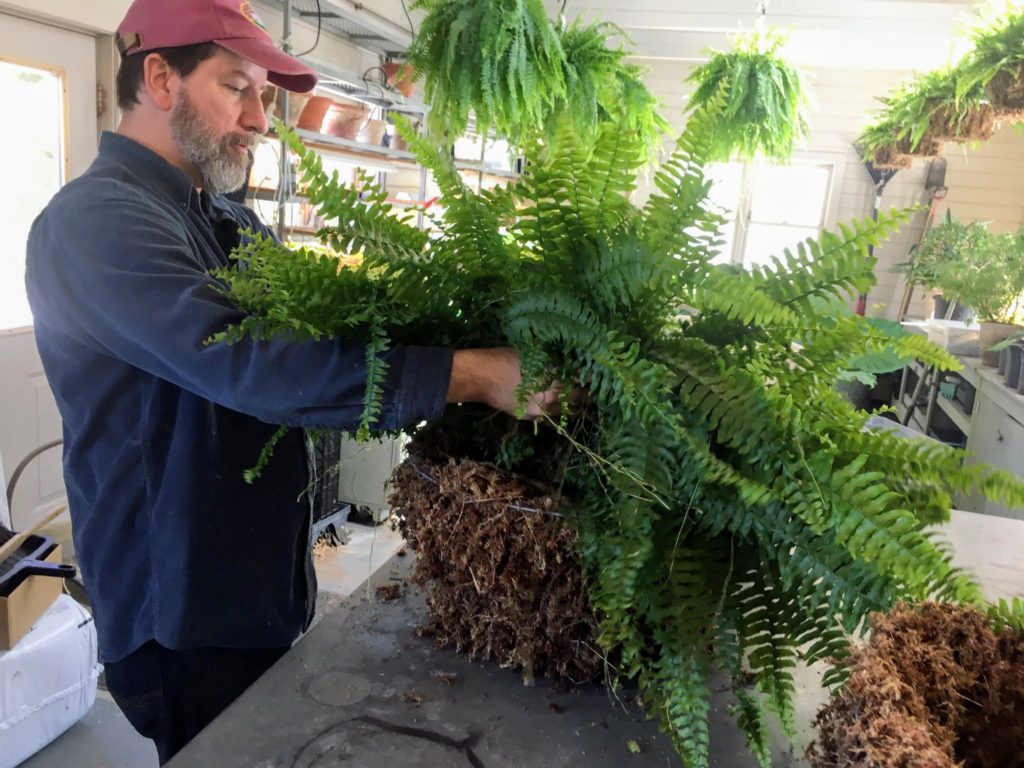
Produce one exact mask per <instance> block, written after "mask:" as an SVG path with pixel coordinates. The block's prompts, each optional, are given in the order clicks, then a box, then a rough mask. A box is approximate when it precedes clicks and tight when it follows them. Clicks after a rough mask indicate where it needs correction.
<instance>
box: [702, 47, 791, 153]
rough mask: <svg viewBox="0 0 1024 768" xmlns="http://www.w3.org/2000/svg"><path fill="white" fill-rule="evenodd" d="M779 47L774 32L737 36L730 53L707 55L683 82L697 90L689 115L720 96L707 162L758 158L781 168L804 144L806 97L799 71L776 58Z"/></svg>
mask: <svg viewBox="0 0 1024 768" xmlns="http://www.w3.org/2000/svg"><path fill="white" fill-rule="evenodd" d="M784 42H785V39H784V38H783V37H782V36H781V35H780V34H778V33H776V32H773V31H768V32H764V33H758V32H755V33H748V34H742V35H739V36H738V37H737V39H736V45H735V46H734V47H733V49H732V50H731V51H729V52H712V56H711V60H710V61H708V62H707V63H706V64H703V65H702V66H700V67H698V68H697V69H696V70H694V72H693V73H692V74H691V75H690V77H689V78H687V82H691V83H694V84H695V85H696V90H695V91H694V93H693V95H692V96H690V100H689V103H688V105H687V108H688V109H700V108H702V107H704V106H706V105H707V104H708V103H709V102H711V101H712V100H713V99H714V98H715V97H716V95H717V94H718V93H719V91H723V92H724V94H725V109H724V110H723V111H722V113H721V114H720V115H719V116H718V117H717V120H716V125H715V128H714V134H713V137H712V139H711V146H710V155H709V160H711V161H723V162H724V161H727V160H731V159H744V160H749V159H753V158H755V157H758V156H760V157H764V158H767V159H769V160H775V161H778V162H785V161H787V160H788V159H789V158H790V156H791V155H792V153H793V147H794V146H795V145H796V144H797V143H798V142H800V141H803V140H804V139H806V138H807V132H808V122H807V104H808V97H807V93H806V91H805V87H804V83H803V78H802V77H801V75H800V73H799V71H797V69H795V68H794V67H792V66H790V65H789V64H787V63H786V62H785V61H784V60H783V59H781V58H780V57H779V55H778V54H779V49H780V47H781V46H782V44H783V43H784Z"/></svg>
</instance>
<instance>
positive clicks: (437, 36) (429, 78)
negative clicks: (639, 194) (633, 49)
mask: <svg viewBox="0 0 1024 768" xmlns="http://www.w3.org/2000/svg"><path fill="white" fill-rule="evenodd" d="M414 8H419V9H421V10H423V11H424V12H425V16H424V18H423V21H422V22H421V24H420V29H419V31H418V32H417V34H416V37H415V39H414V40H413V42H412V45H411V46H410V48H409V54H408V55H409V59H410V61H411V62H412V64H413V66H414V68H415V70H416V73H417V76H419V77H423V78H424V79H425V95H426V100H427V102H428V103H429V104H431V106H432V109H431V113H430V114H431V121H432V123H431V126H432V128H433V130H434V132H435V133H439V134H443V133H445V132H447V133H448V134H449V135H459V134H461V133H462V132H463V131H465V130H466V127H467V125H468V124H469V119H470V115H471V114H472V115H473V117H474V118H475V120H476V126H477V130H478V131H479V132H481V133H484V132H485V131H486V130H487V129H490V128H493V129H495V130H496V131H497V132H498V133H499V134H501V135H502V136H505V137H507V138H508V139H510V140H511V141H512V142H513V143H514V144H516V145H521V144H524V143H529V142H530V141H531V140H532V139H534V138H536V137H537V136H538V135H541V134H544V133H546V132H549V128H550V126H551V125H553V123H554V122H555V121H554V116H555V115H558V114H565V113H568V114H571V115H572V120H573V125H574V127H575V129H576V131H578V132H580V133H581V134H583V135H584V136H587V137H593V136H594V126H595V125H598V124H599V122H601V121H603V120H605V119H607V118H608V117H609V115H610V114H611V113H612V112H615V113H616V114H620V113H621V114H622V116H623V121H622V124H623V127H624V128H625V129H627V130H633V131H637V132H638V133H639V134H640V136H641V140H642V141H643V142H644V144H645V146H647V147H648V148H649V149H651V150H654V149H656V148H657V147H658V146H660V142H661V135H662V133H663V132H664V131H665V130H666V129H667V127H668V126H667V123H665V121H664V120H663V119H662V118H661V117H660V115H659V114H658V111H657V100H656V99H655V98H654V96H653V95H652V94H651V92H650V91H649V90H648V89H647V86H646V85H644V83H643V81H642V79H641V75H642V72H643V71H642V70H641V69H640V68H639V67H637V66H635V65H633V64H629V63H627V62H626V61H625V58H626V56H627V55H628V51H627V50H626V49H625V48H624V47H623V46H622V45H618V46H612V45H611V41H612V40H613V39H614V38H615V37H622V36H623V33H622V31H621V30H619V29H618V28H617V27H616V26H614V25H613V24H608V23H598V24H589V25H588V24H582V23H581V22H579V21H576V22H574V23H573V24H572V25H565V24H564V23H563V24H562V25H561V26H556V25H555V24H554V23H553V22H552V21H551V20H550V19H549V18H548V15H547V12H546V11H545V8H544V4H543V3H542V2H541V0H419V2H417V3H416V5H415V6H414ZM549 133H550V132H549ZM548 138H549V139H552V138H554V136H553V135H549V136H548Z"/></svg>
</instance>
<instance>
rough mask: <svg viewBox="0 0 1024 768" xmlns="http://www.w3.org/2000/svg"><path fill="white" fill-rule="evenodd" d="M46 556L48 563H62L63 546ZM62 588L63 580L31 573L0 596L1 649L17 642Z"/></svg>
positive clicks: (6, 649)
mask: <svg viewBox="0 0 1024 768" xmlns="http://www.w3.org/2000/svg"><path fill="white" fill-rule="evenodd" d="M43 559H44V560H45V561H46V562H48V563H60V562H61V549H60V545H59V544H58V545H57V546H56V547H54V549H53V551H52V552H51V553H50V554H49V555H47V556H46V557H45V558H43ZM63 589H64V579H61V578H57V577H55V576H29V577H28V578H27V579H25V580H24V581H23V582H21V584H19V585H18V586H17V587H15V589H14V591H13V592H11V594H10V595H8V596H7V597H0V651H9V650H11V648H13V647H14V646H15V645H17V643H18V641H19V640H21V638H22V637H23V636H24V635H25V633H26V632H28V631H29V629H31V628H32V625H33V624H35V623H36V620H37V619H38V618H39V617H40V616H42V615H43V614H44V613H46V609H47V608H49V607H50V606H51V605H53V603H54V601H55V600H56V599H57V598H58V597H60V593H61V592H62V591H63Z"/></svg>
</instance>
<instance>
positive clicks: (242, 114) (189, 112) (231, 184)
mask: <svg viewBox="0 0 1024 768" xmlns="http://www.w3.org/2000/svg"><path fill="white" fill-rule="evenodd" d="M266 85H267V70H265V69H263V68H262V67H259V66H257V65H256V64H253V63H252V62H250V61H247V60H245V59H243V58H241V57H239V56H236V55H234V54H233V53H230V52H228V51H224V50H221V51H219V52H218V53H216V54H215V55H214V56H212V57H211V58H209V59H207V60H205V61H204V62H202V63H201V64H200V65H199V66H198V67H196V69H195V70H194V71H193V72H192V74H190V75H189V76H188V77H187V78H185V79H184V80H183V81H181V86H180V88H179V90H178V92H177V94H176V96H175V100H174V106H173V107H172V109H171V117H170V119H171V130H172V132H173V135H174V140H175V141H176V142H177V144H178V147H179V149H180V150H181V152H182V154H183V155H184V157H185V159H186V160H188V161H189V162H191V163H192V164H193V165H195V166H196V168H198V169H199V172H200V173H201V175H202V177H203V188H204V189H206V190H207V191H209V192H211V193H223V192H232V191H234V190H236V189H238V188H239V187H241V186H242V185H243V184H244V183H245V181H246V178H245V172H246V169H247V167H248V161H249V155H248V153H249V150H250V149H255V147H256V145H257V144H258V143H259V137H260V136H261V135H262V134H264V133H266V131H267V119H266V115H265V114H264V112H263V105H262V103H261V102H260V94H261V93H262V91H263V89H264V88H265V87H266Z"/></svg>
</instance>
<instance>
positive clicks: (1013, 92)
mask: <svg viewBox="0 0 1024 768" xmlns="http://www.w3.org/2000/svg"><path fill="white" fill-rule="evenodd" d="M980 13H981V15H980V16H979V17H978V21H977V24H976V28H975V30H974V33H973V35H972V43H973V48H972V49H971V51H970V52H969V53H968V54H967V56H966V57H965V59H964V62H963V64H962V65H961V77H960V80H959V83H958V88H957V93H958V96H963V95H964V94H966V93H968V92H970V91H973V90H974V89H975V88H977V87H979V86H981V87H984V88H986V90H987V91H988V96H989V99H990V100H991V102H992V106H993V107H994V108H995V112H996V117H997V118H998V119H999V120H1001V121H1004V122H1018V121H1020V120H1021V119H1024V9H1021V8H1015V7H1013V6H1011V5H1010V4H1009V3H1007V5H1006V9H1005V10H1004V11H1003V12H1001V13H999V12H997V13H995V14H991V13H987V12H986V11H984V10H983V11H981V12H980Z"/></svg>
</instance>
